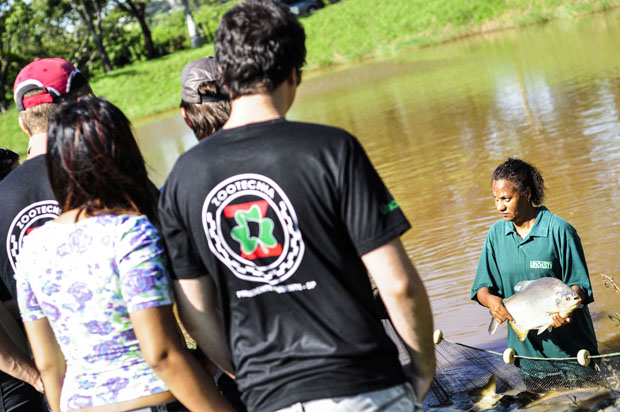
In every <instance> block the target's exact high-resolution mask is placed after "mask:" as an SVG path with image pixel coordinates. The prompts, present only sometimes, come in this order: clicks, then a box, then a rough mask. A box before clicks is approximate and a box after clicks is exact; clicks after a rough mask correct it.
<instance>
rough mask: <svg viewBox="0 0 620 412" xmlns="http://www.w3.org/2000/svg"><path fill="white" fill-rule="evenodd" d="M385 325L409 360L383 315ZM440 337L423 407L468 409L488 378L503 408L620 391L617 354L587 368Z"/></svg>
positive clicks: (592, 360)
mask: <svg viewBox="0 0 620 412" xmlns="http://www.w3.org/2000/svg"><path fill="white" fill-rule="evenodd" d="M383 325H384V328H385V330H386V332H387V334H388V336H390V338H392V340H393V341H394V342H395V344H396V347H397V348H398V353H399V360H400V362H401V363H402V364H403V365H404V364H407V363H409V362H410V358H409V355H408V353H407V351H406V349H405V347H404V345H403V343H402V341H401V340H400V338H399V337H398V335H397V333H396V331H394V328H393V327H392V325H391V324H390V322H389V320H385V319H384V320H383ZM436 340H437V339H436ZM439 340H440V342H439V343H437V344H436V345H435V357H436V360H437V369H436V372H435V377H434V379H433V381H432V383H431V388H430V390H429V392H428V394H427V396H426V398H425V399H424V406H425V408H426V409H428V408H436V407H440V406H447V405H450V406H452V407H456V408H459V409H462V410H470V408H472V406H473V404H474V403H475V401H476V396H475V395H474V393H475V392H476V391H477V390H479V389H480V388H482V387H484V386H485V385H487V384H488V383H489V381H490V380H491V379H494V380H495V384H496V387H495V388H494V390H495V391H496V392H497V393H498V394H503V393H505V394H508V393H509V394H510V396H509V397H507V399H506V401H510V402H511V405H510V408H506V410H514V408H515V407H517V406H519V404H520V405H521V406H524V405H526V404H527V403H529V402H531V401H532V400H534V399H536V398H537V397H538V396H537V395H536V394H540V393H545V392H549V391H570V390H571V389H576V388H597V387H599V388H601V390H606V391H609V392H611V393H612V397H614V398H617V397H618V395H619V394H620V352H612V353H607V354H601V355H595V356H591V357H589V360H590V362H589V364H588V366H582V365H580V364H579V362H578V359H577V357H572V358H567V359H561V360H559V359H552V360H549V359H534V358H526V357H519V356H518V355H514V354H513V357H512V358H509V359H510V361H509V362H510V363H506V362H505V361H504V358H505V357H506V354H505V353H500V352H495V351H492V350H487V349H482V348H476V347H473V346H469V345H464V344H460V343H457V342H453V341H451V340H449V339H446V338H440V339H439ZM497 410H501V408H498V409H497Z"/></svg>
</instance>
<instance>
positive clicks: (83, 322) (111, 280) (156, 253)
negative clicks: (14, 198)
mask: <svg viewBox="0 0 620 412" xmlns="http://www.w3.org/2000/svg"><path fill="white" fill-rule="evenodd" d="M15 278H16V280H17V294H18V301H19V309H20V312H21V316H22V319H23V321H24V322H30V321H34V320H37V319H41V318H44V317H46V318H47V319H48V321H49V323H50V325H51V327H52V329H53V330H54V334H55V335H56V340H57V341H58V343H59V345H60V348H61V349H62V352H63V354H64V356H65V359H66V362H67V371H66V374H65V380H64V384H63V388H62V394H61V401H60V405H61V409H62V410H71V409H78V408H85V407H89V406H99V405H105V404H108V403H114V402H122V401H126V400H130V399H135V398H139V397H143V396H147V395H150V394H154V393H158V392H162V391H165V390H167V389H168V388H167V387H166V384H165V383H164V382H163V381H162V380H160V379H159V378H158V377H157V376H156V375H155V373H154V372H153V370H152V369H151V368H150V367H149V365H148V364H147V363H146V361H145V360H144V358H143V357H142V353H141V352H140V348H139V346H138V340H137V339H136V336H135V334H134V330H133V327H132V324H131V322H130V320H129V313H131V312H136V311H139V310H142V309H147V308H152V307H157V306H163V305H170V304H172V303H173V299H172V293H171V289H170V279H169V276H168V272H167V270H166V264H165V255H164V250H163V248H162V244H161V241H160V237H159V233H158V232H157V229H156V228H155V227H154V226H153V225H152V224H151V222H150V221H149V220H148V219H147V218H146V217H145V216H137V215H102V216H95V217H91V218H88V219H85V220H81V221H79V222H77V223H74V224H62V223H56V222H54V221H50V222H47V223H46V224H44V225H43V226H41V227H39V228H37V229H35V230H34V231H33V232H31V233H30V234H28V236H26V237H25V238H24V244H23V247H22V249H21V250H20V254H19V256H18V262H17V270H16V274H15Z"/></svg>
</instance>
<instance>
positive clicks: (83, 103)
mask: <svg viewBox="0 0 620 412" xmlns="http://www.w3.org/2000/svg"><path fill="white" fill-rule="evenodd" d="M46 162H47V171H48V176H49V178H50V183H51V186H52V190H53V192H54V195H55V196H56V199H57V200H58V203H59V204H60V207H61V209H62V211H63V212H66V211H68V210H71V209H78V210H79V211H80V212H82V211H84V212H86V214H87V215H89V216H94V215H101V214H107V213H110V214H121V213H139V214H144V215H146V216H147V217H148V218H149V220H151V222H153V223H154V224H158V218H157V196H158V191H157V188H156V187H155V185H154V184H153V183H152V182H151V181H150V180H149V178H148V175H147V171H146V166H145V164H144V159H143V158H142V154H141V153H140V149H139V148H138V144H137V143H136V140H135V138H134V136H133V133H132V131H131V124H130V122H129V120H128V119H127V117H125V115H124V114H123V112H121V111H120V110H119V109H118V108H117V107H116V106H114V105H113V104H112V103H110V102H108V101H107V100H105V99H101V98H96V97H89V96H86V97H83V98H81V99H80V100H78V101H71V102H66V103H62V104H61V105H59V106H58V109H57V110H56V112H55V113H54V114H53V115H52V117H51V118H50V122H49V126H48V137H47V155H46Z"/></svg>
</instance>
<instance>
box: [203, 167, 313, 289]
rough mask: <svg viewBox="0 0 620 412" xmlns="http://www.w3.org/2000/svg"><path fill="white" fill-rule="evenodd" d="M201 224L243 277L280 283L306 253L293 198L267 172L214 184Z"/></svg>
mask: <svg viewBox="0 0 620 412" xmlns="http://www.w3.org/2000/svg"><path fill="white" fill-rule="evenodd" d="M202 224H203V229H204V231H205V235H206V237H207V241H208V244H209V249H210V250H211V252H212V253H214V254H215V256H217V258H218V259H219V260H220V261H221V262H222V263H224V264H225V265H226V266H227V267H228V268H229V269H230V270H231V271H232V272H233V273H234V274H235V276H237V277H238V278H240V279H244V280H249V281H253V282H261V283H266V284H269V285H278V284H280V283H282V282H283V281H285V280H286V279H288V278H290V277H291V276H292V275H293V274H294V273H295V271H296V270H297V268H298V267H299V264H300V263H301V260H302V258H303V255H304V242H303V239H302V236H301V232H300V231H299V226H298V222H297V215H296V214H295V210H294V209H293V206H292V205H291V202H290V201H289V199H288V197H287V196H286V194H285V193H284V191H283V190H282V189H281V188H280V186H278V184H276V183H275V182H274V181H273V180H271V179H269V178H267V177H265V176H262V175H258V174H252V173H248V174H241V175H237V176H233V177H230V178H228V179H226V180H224V181H223V182H221V183H220V184H218V185H217V186H216V187H215V188H213V190H211V191H210V192H209V194H208V195H207V197H206V199H205V202H204V205H203V208H202ZM304 289H305V288H304ZM269 291H276V292H277V291H278V290H276V289H273V288H270V290H269ZM287 291H288V290H286V291H285V292H287ZM261 293H262V292H261ZM254 295H255V294H254Z"/></svg>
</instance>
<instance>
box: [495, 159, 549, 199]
mask: <svg viewBox="0 0 620 412" xmlns="http://www.w3.org/2000/svg"><path fill="white" fill-rule="evenodd" d="M496 180H508V181H509V182H512V183H514V185H515V189H516V190H517V192H519V194H520V195H522V196H525V195H526V193H527V191H528V189H529V192H530V196H531V197H530V202H531V203H532V204H533V205H540V204H542V202H543V200H544V198H545V181H544V180H543V178H542V176H541V174H540V172H538V169H536V168H535V167H534V166H532V165H531V164H529V163H527V162H524V161H523V160H521V159H517V158H513V157H511V158H508V160H506V161H505V162H504V163H502V164H501V165H499V166H497V168H496V169H495V171H494V172H493V177H492V179H491V181H492V182H494V181H496Z"/></svg>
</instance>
